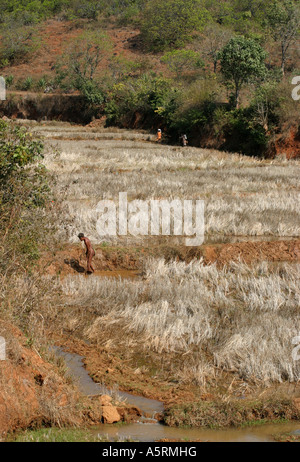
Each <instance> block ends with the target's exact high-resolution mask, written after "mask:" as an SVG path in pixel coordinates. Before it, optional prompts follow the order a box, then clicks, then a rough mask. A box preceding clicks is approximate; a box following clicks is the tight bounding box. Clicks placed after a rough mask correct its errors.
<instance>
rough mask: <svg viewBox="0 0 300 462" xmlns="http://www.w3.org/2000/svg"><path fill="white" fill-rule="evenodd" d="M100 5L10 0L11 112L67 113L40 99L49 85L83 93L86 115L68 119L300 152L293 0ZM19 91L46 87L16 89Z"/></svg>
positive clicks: (257, 149)
mask: <svg viewBox="0 0 300 462" xmlns="http://www.w3.org/2000/svg"><path fill="white" fill-rule="evenodd" d="M38 4H39V7H37V6H38ZM101 5H102V4H100V2H97V1H92V2H85V1H83V2H80V3H79V2H76V1H75V0H74V1H72V2H67V3H66V2H64V1H57V2H55V4H54V3H53V2H47V5H46V4H44V3H43V2H35V7H34V8H33V5H32V3H31V2H28V1H24V2H22V6H20V5H19V6H18V7H17V4H16V3H14V2H13V1H10V2H7V6H6V9H5V7H4V13H3V16H2V17H1V18H0V34H2V43H1V45H0V66H1V71H0V72H1V73H2V75H3V76H4V77H5V79H6V85H7V89H8V91H9V93H8V101H7V104H6V105H4V106H2V111H1V112H2V115H7V116H9V117H11V116H15V117H16V116H17V117H25V118H26V114H27V117H29V118H32V119H33V118H35V116H37V117H38V118H39V119H41V118H43V117H48V118H55V119H58V120H67V118H65V117H61V118H59V116H58V115H57V114H56V113H55V111H54V113H51V111H50V112H49V111H48V112H47V111H45V114H42V113H41V111H40V110H38V111H34V110H33V109H32V108H35V107H36V106H38V105H39V104H38V102H37V100H40V99H41V95H42V94H44V93H47V94H70V95H76V94H78V95H81V96H82V97H83V100H82V101H83V102H82V104H81V105H80V110H79V114H82V119H81V120H80V118H79V117H75V118H73V119H70V121H72V120H73V121H75V122H82V123H89V122H90V121H91V120H92V119H95V118H96V119H100V118H103V117H105V118H106V125H107V126H109V125H110V126H112V125H114V126H119V127H128V128H130V127H131V128H145V129H151V130H156V129H157V128H158V127H160V128H162V129H163V132H164V135H165V140H166V141H169V142H170V141H171V142H172V143H178V139H179V136H180V135H182V134H183V133H186V134H187V136H188V139H189V142H190V143H191V144H192V145H194V146H201V147H212V148H217V149H221V150H227V151H232V152H241V153H244V154H248V155H254V156H269V157H273V156H274V155H276V154H283V155H286V156H287V157H289V158H291V157H297V156H299V136H300V135H299V102H298V101H295V100H293V98H292V97H291V94H292V90H293V86H292V78H293V77H294V76H295V75H296V76H297V74H298V72H299V71H298V69H299V53H298V48H299V14H298V9H297V8H298V7H297V3H296V2H294V1H293V0H284V2H283V5H282V4H280V2H278V1H277V0H268V1H267V2H264V3H263V4H262V2H259V1H258V0H255V1H253V2H247V1H244V2H236V0H224V2H218V6H216V3H215V2H208V1H204V0H188V2H183V1H182V0H168V2H167V4H166V5H165V8H164V9H161V8H159V2H157V0H133V1H130V2H129V1H125V2H119V1H111V2H108V3H107V5H106V7H103V6H101ZM250 63H253V64H250ZM251 66H252V67H251ZM20 91H21V92H24V91H25V92H27V93H28V94H29V95H30V94H32V93H34V94H37V95H38V96H36V97H34V98H33V99H32V100H31V98H30V97H29V98H26V97H25V95H23V94H21V96H22V98H18V95H19V96H20V93H19V92H20ZM16 100H18V103H17V104H16ZM20 100H24V101H25V103H24V101H23V103H24V104H25V106H26V107H25V108H22V107H21V108H20V107H19V106H22V101H20ZM27 100H29V101H27ZM26 101H27V102H26ZM42 104H44V102H43V103H42ZM71 104H73V103H71ZM67 105H68V103H67ZM46 106H47V103H46ZM18 109H20V110H18ZM75 112H76V111H75ZM22 114H23V115H22Z"/></svg>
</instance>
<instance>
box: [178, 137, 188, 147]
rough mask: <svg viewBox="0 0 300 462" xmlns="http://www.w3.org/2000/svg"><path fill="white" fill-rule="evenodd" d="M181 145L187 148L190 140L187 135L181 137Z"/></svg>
mask: <svg viewBox="0 0 300 462" xmlns="http://www.w3.org/2000/svg"><path fill="white" fill-rule="evenodd" d="M180 143H181V145H182V146H183V147H184V146H187V144H188V139H187V136H186V135H181V137H180Z"/></svg>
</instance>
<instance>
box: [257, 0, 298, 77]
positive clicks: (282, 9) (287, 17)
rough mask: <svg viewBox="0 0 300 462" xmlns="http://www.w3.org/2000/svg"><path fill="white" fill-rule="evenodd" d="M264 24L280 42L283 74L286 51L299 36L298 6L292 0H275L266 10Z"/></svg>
mask: <svg viewBox="0 0 300 462" xmlns="http://www.w3.org/2000/svg"><path fill="white" fill-rule="evenodd" d="M265 24H266V25H268V26H269V28H270V30H271V34H272V35H273V38H274V40H275V41H276V42H279V44H280V50H281V69H282V72H283V74H284V72H285V64H286V59H287V53H288V51H289V48H290V46H291V44H292V43H293V42H294V41H295V40H296V38H297V36H299V27H300V8H299V6H296V4H295V2H294V1H293V0H283V1H282V0H281V1H278V0H276V1H275V2H274V3H272V4H271V5H270V7H269V8H268V10H267V14H266V20H265Z"/></svg>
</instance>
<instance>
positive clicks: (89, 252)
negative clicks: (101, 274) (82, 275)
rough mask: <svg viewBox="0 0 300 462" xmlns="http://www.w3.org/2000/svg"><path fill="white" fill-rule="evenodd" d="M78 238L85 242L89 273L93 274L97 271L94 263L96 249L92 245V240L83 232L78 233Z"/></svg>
mask: <svg viewBox="0 0 300 462" xmlns="http://www.w3.org/2000/svg"><path fill="white" fill-rule="evenodd" d="M78 238H79V239H80V240H81V242H84V243H85V248H86V253H85V254H86V261H87V273H88V274H91V273H94V272H95V269H94V267H93V265H92V260H93V258H94V256H95V255H96V252H95V250H94V249H93V247H92V244H91V241H90V240H89V239H88V238H87V237H85V236H84V234H83V233H80V234H78Z"/></svg>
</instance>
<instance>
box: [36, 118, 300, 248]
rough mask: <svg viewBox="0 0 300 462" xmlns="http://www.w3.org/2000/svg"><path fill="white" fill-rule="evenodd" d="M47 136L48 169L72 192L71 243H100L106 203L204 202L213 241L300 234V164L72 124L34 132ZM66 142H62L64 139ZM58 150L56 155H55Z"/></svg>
mask: <svg viewBox="0 0 300 462" xmlns="http://www.w3.org/2000/svg"><path fill="white" fill-rule="evenodd" d="M34 130H36V131H37V132H38V133H40V134H41V135H43V136H45V137H46V138H45V140H46V144H47V146H50V148H49V150H48V153H47V155H46V159H45V161H46V165H47V167H48V169H49V170H50V171H52V172H54V173H56V174H57V175H58V184H57V187H58V189H60V190H61V191H64V195H65V206H66V208H65V215H66V217H67V219H68V220H70V221H71V222H72V223H71V224H70V225H67V226H66V225H62V227H61V232H62V233H64V232H67V235H68V240H70V241H71V242H72V241H74V240H75V239H76V235H77V234H78V230H84V231H85V232H86V233H87V234H89V235H90V236H91V237H92V239H93V241H95V242H100V241H101V238H100V237H99V236H98V235H97V232H96V221H97V213H96V212H95V206H96V205H97V203H98V202H99V201H100V200H102V199H110V200H115V201H117V200H118V193H119V192H127V193H128V198H129V200H133V199H142V200H147V201H148V200H151V199H162V198H164V199H168V200H171V199H174V198H179V199H204V200H205V206H206V216H205V220H206V228H205V231H206V234H207V235H210V236H222V235H224V236H270V235H271V236H299V235H300V225H299V223H300V211H299V199H300V185H299V174H300V162H299V161H289V162H287V161H286V160H284V159H281V160H280V159H276V160H275V161H269V160H268V161H267V160H259V159H255V158H249V157H246V156H240V155H237V154H227V153H222V152H218V151H213V150H208V149H197V148H187V149H182V148H180V147H170V146H164V145H157V144H155V143H150V142H146V140H147V138H148V135H147V134H146V133H141V132H132V131H126V130H118V129H99V130H97V132H95V130H93V129H87V128H84V127H76V126H70V125H68V124H61V125H59V124H55V125H53V126H52V125H50V124H47V125H46V126H45V127H40V126H36V127H34ZM57 138H59V139H57ZM53 146H54V147H55V150H54V151H55V152H53Z"/></svg>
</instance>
